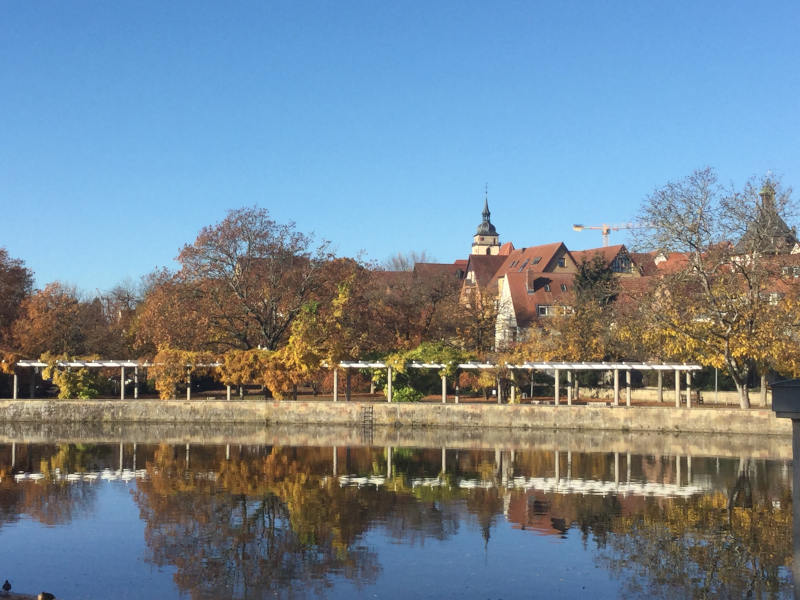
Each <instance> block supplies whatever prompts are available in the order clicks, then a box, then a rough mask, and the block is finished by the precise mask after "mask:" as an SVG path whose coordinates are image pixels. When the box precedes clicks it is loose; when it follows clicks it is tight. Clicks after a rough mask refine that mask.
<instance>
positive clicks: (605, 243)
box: [572, 223, 636, 248]
mask: <svg viewBox="0 0 800 600" xmlns="http://www.w3.org/2000/svg"><path fill="white" fill-rule="evenodd" d="M635 227H636V225H634V224H633V223H622V224H621V225H606V224H605V223H604V224H603V225H573V226H572V228H573V229H574V230H575V231H583V230H584V229H597V230H599V231H600V232H601V233H602V235H603V247H604V248H605V247H607V246H608V234H609V233H611V232H612V231H619V230H620V229H634V228H635Z"/></svg>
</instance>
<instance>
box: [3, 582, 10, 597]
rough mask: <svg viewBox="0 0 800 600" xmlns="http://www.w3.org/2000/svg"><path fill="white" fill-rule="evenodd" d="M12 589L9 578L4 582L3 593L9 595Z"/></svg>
mask: <svg viewBox="0 0 800 600" xmlns="http://www.w3.org/2000/svg"><path fill="white" fill-rule="evenodd" d="M10 591H11V584H10V583H8V579H6V581H5V583H4V584H3V593H4V594H6V595H8V592H10Z"/></svg>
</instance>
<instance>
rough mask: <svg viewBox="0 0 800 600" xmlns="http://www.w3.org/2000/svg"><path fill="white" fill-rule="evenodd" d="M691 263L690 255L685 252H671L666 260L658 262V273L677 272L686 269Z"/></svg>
mask: <svg viewBox="0 0 800 600" xmlns="http://www.w3.org/2000/svg"><path fill="white" fill-rule="evenodd" d="M688 264H689V257H688V256H687V255H686V254H684V253H683V252H670V253H669V254H667V257H666V260H663V261H661V262H657V263H656V268H657V269H658V273H660V274H662V275H663V274H665V273H675V272H677V271H680V270H681V269H684V268H685V267H686V266H687V265H688Z"/></svg>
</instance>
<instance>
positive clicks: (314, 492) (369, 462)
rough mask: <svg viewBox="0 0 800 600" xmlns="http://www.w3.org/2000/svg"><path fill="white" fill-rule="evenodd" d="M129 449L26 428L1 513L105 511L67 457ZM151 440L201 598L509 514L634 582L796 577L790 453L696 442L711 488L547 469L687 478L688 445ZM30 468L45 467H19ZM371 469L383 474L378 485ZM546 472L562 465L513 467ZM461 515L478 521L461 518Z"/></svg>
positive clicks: (92, 457) (660, 589)
mask: <svg viewBox="0 0 800 600" xmlns="http://www.w3.org/2000/svg"><path fill="white" fill-rule="evenodd" d="M6 450H7V449H6ZM228 450H230V449H228ZM119 451H120V454H119V464H120V465H121V464H122V460H123V453H122V447H121V446H120V448H119ZM4 452H5V453H4V454H3V453H0V454H3V456H5V455H7V454H8V453H7V451H4ZM116 456H117V454H116V448H115V447H112V446H105V447H104V446H76V445H60V446H53V445H48V446H38V447H35V446H27V445H24V446H23V445H20V446H19V447H18V448H17V454H16V467H15V468H14V469H12V468H10V465H11V463H13V462H14V461H7V460H6V459H2V460H0V462H2V463H6V462H7V463H8V464H0V525H2V524H3V523H7V522H13V521H16V520H17V519H19V517H20V515H30V516H31V517H33V518H34V519H35V520H37V521H39V522H41V523H44V524H47V525H55V524H61V523H67V522H69V521H70V520H72V519H73V518H75V516H76V515H78V514H83V513H84V512H87V513H88V512H91V511H92V510H94V505H95V503H96V501H97V498H96V493H97V492H96V491H97V489H98V485H101V484H99V483H96V484H93V483H87V482H78V483H66V482H65V481H63V480H62V479H61V478H59V477H56V476H55V474H56V469H58V470H59V471H60V472H61V473H62V475H63V473H67V472H68V473H76V472H77V473H80V472H83V471H87V470H94V471H97V470H98V469H103V468H108V466H109V465H110V464H112V463H111V462H110V461H112V460H113V461H115V462H114V463H113V464H116ZM135 456H136V452H135V450H134V456H133V457H132V458H133V459H134V461H135ZM138 456H139V459H140V461H144V462H145V463H146V472H147V479H139V480H138V481H137V483H136V487H135V489H134V490H133V491H132V494H133V498H134V499H135V502H136V503H137V506H138V508H139V511H140V516H141V519H142V521H143V522H144V523H145V541H146V545H147V550H146V556H145V557H146V559H147V560H149V561H151V562H152V563H154V564H156V565H159V566H164V567H172V568H174V569H175V575H174V579H175V582H176V584H177V586H178V588H179V589H180V590H181V591H182V592H183V593H187V594H189V595H190V596H191V597H192V598H197V599H203V598H256V599H257V598H266V597H273V596H275V595H278V596H288V597H294V596H306V595H313V596H320V595H324V594H325V592H326V590H328V589H330V588H331V587H332V586H335V585H336V584H337V582H338V581H342V580H347V581H348V582H350V583H351V584H352V585H354V586H355V587H356V588H360V589H363V588H364V587H365V586H369V585H374V584H378V585H380V584H381V582H382V581H384V573H383V570H382V567H381V565H380V558H381V557H380V556H379V555H378V551H379V550H380V547H372V546H370V545H369V544H368V542H367V539H368V538H367V536H366V534H367V533H368V532H369V531H370V530H373V529H374V530H379V531H378V537H377V539H385V540H389V541H392V542H398V543H402V544H404V545H407V546H409V545H410V546H416V545H420V546H421V545H424V543H425V541H426V540H429V539H432V540H442V541H446V540H448V539H450V538H452V537H454V536H456V535H459V534H460V533H465V534H466V535H480V536H482V537H483V540H484V544H486V545H489V544H492V543H495V541H494V539H495V538H494V537H493V534H494V533H495V530H496V528H498V527H501V526H503V523H505V522H508V523H509V524H510V526H511V527H512V528H514V529H518V530H520V531H519V534H518V535H547V536H553V537H554V539H556V538H569V537H570V536H574V535H579V536H580V537H581V538H582V539H583V542H584V547H585V548H587V550H589V551H590V552H591V553H592V555H593V557H594V560H595V561H597V562H598V564H600V565H601V566H602V567H604V568H605V569H607V570H608V571H609V572H610V573H611V574H612V575H613V576H614V577H615V578H617V579H618V580H619V581H620V586H621V587H620V591H621V593H622V594H623V595H627V596H631V597H639V596H644V595H649V596H654V597H669V598H672V597H687V598H688V597H695V598H727V597H773V596H783V595H789V594H790V593H791V589H792V579H791V572H790V570H789V569H787V568H786V567H787V566H789V565H790V564H791V559H792V539H791V535H792V533H791V532H792V528H791V523H792V520H791V519H792V514H791V488H790V483H789V480H788V477H787V473H788V470H786V469H784V471H782V474H781V472H779V470H778V469H779V468H780V465H779V464H778V463H775V462H763V461H759V462H758V463H755V462H751V461H748V460H746V459H742V460H740V461H739V462H738V465H737V462H736V461H735V460H723V461H722V462H721V463H720V461H715V460H714V459H702V458H698V459H696V461H695V462H694V463H693V465H694V471H693V473H694V477H695V481H701V482H704V483H703V486H701V487H697V486H694V488H693V489H695V490H698V489H701V488H702V489H704V490H705V492H704V493H702V494H700V493H698V494H697V495H694V496H690V497H686V498H683V497H681V498H672V497H650V496H644V495H637V494H635V493H632V494H629V495H624V494H621V493H620V494H614V493H608V494H606V495H591V494H580V493H563V492H564V490H565V489H567V488H568V486H564V487H561V488H560V492H559V493H557V492H556V491H553V488H552V487H548V486H551V485H552V482H553V481H554V480H555V479H557V478H558V477H560V478H561V479H562V480H563V481H564V482H567V481H569V479H570V478H573V479H575V480H576V482H577V481H578V480H583V481H584V482H586V481H594V482H598V483H599V484H603V485H605V482H609V481H614V480H617V479H622V478H623V477H627V478H629V479H631V480H632V481H635V480H636V478H637V477H638V478H640V481H648V482H654V483H656V484H660V483H664V484H670V485H672V486H673V487H671V488H670V487H669V486H667V489H668V490H669V489H673V490H674V489H676V488H675V486H674V485H673V484H674V483H675V482H677V483H680V482H681V480H682V479H684V477H682V475H681V471H680V466H679V464H677V463H676V461H675V457H644V456H643V457H633V460H631V458H630V457H629V458H628V459H627V464H625V465H624V467H625V468H624V469H619V468H618V467H619V464H618V463H619V461H618V457H617V456H615V455H614V454H613V453H611V454H609V453H574V454H573V453H570V454H569V456H565V454H564V453H563V452H562V453H561V454H560V455H559V454H558V453H554V452H553V451H545V450H527V451H521V452H514V453H512V452H509V451H486V450H459V451H452V452H450V454H449V455H447V454H446V453H445V452H443V451H441V450H440V449H438V450H437V449H427V450H416V449H414V450H411V449H394V450H389V449H383V448H365V447H362V448H353V449H349V448H340V449H339V451H338V454H337V455H336V456H337V460H338V461H339V462H338V465H339V467H340V469H341V470H340V473H348V474H358V475H357V476H356V475H352V476H350V477H348V478H347V479H338V478H337V477H335V476H334V475H333V471H335V470H336V469H337V467H336V466H335V465H336V464H337V462H336V461H335V460H333V457H332V451H331V449H330V448H296V447H286V448H281V447H263V446H258V447H249V448H248V447H245V449H244V450H242V449H241V448H240V449H239V450H238V451H237V450H236V449H235V448H234V451H233V452H232V453H231V452H228V451H226V450H225V448H224V447H219V446H218V447H210V446H209V447H200V446H198V447H193V450H192V454H191V464H190V462H189V458H190V454H189V448H188V447H187V448H186V449H185V451H184V449H183V448H182V447H181V448H178V447H173V446H167V445H162V446H157V447H156V446H149V447H142V446H140V448H139V454H138ZM559 461H561V463H559ZM715 463H716V465H715ZM138 464H139V466H140V467H141V462H139V463H138ZM720 465H721V466H720ZM737 466H738V468H737ZM20 470H23V471H26V472H38V473H41V474H42V475H43V478H42V479H41V480H40V481H38V482H32V481H22V482H17V481H15V479H14V474H15V473H16V472H19V471H20ZM631 473H632V475H631ZM554 474H557V477H553V475H554ZM368 477H371V478H372V479H373V480H375V481H380V485H378V486H375V485H363V481H366V480H367V479H368ZM692 477H693V475H692V473H691V472H690V473H688V477H687V479H688V480H689V481H691V480H692ZM534 478H539V479H540V480H545V479H546V480H548V481H549V482H550V483H549V484H547V485H545V486H544V487H539V488H537V487H530V486H529V487H525V486H522V487H520V486H518V485H517V484H516V483H515V481H517V480H519V481H521V482H523V483H524V482H526V481H533V479H534ZM356 479H359V480H360V481H361V482H362V484H361V487H358V486H356V485H354V482H355V480H356ZM424 481H427V482H428V483H424ZM420 482H423V483H420ZM465 482H466V483H468V485H463V484H464V483H465ZM537 485H541V483H539V484H537ZM600 487H603V486H600ZM678 488H680V486H678ZM620 489H622V488H620ZM625 489H629V488H625ZM680 489H683V490H685V489H687V488H685V487H683V488H680ZM693 493H695V492H693ZM462 522H466V523H470V525H472V524H474V525H475V527H472V526H470V527H469V528H466V531H465V532H462V531H461V524H462ZM523 531H524V532H525V533H523ZM528 532H532V533H528Z"/></svg>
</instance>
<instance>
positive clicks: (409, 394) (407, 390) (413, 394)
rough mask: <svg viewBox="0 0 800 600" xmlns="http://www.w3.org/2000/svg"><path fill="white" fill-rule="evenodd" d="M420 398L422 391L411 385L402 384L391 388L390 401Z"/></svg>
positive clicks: (413, 400) (417, 400)
mask: <svg viewBox="0 0 800 600" xmlns="http://www.w3.org/2000/svg"><path fill="white" fill-rule="evenodd" d="M420 400H422V392H418V391H417V390H415V389H414V388H412V387H408V386H403V387H399V388H396V389H394V390H392V402H419V401H420Z"/></svg>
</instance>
